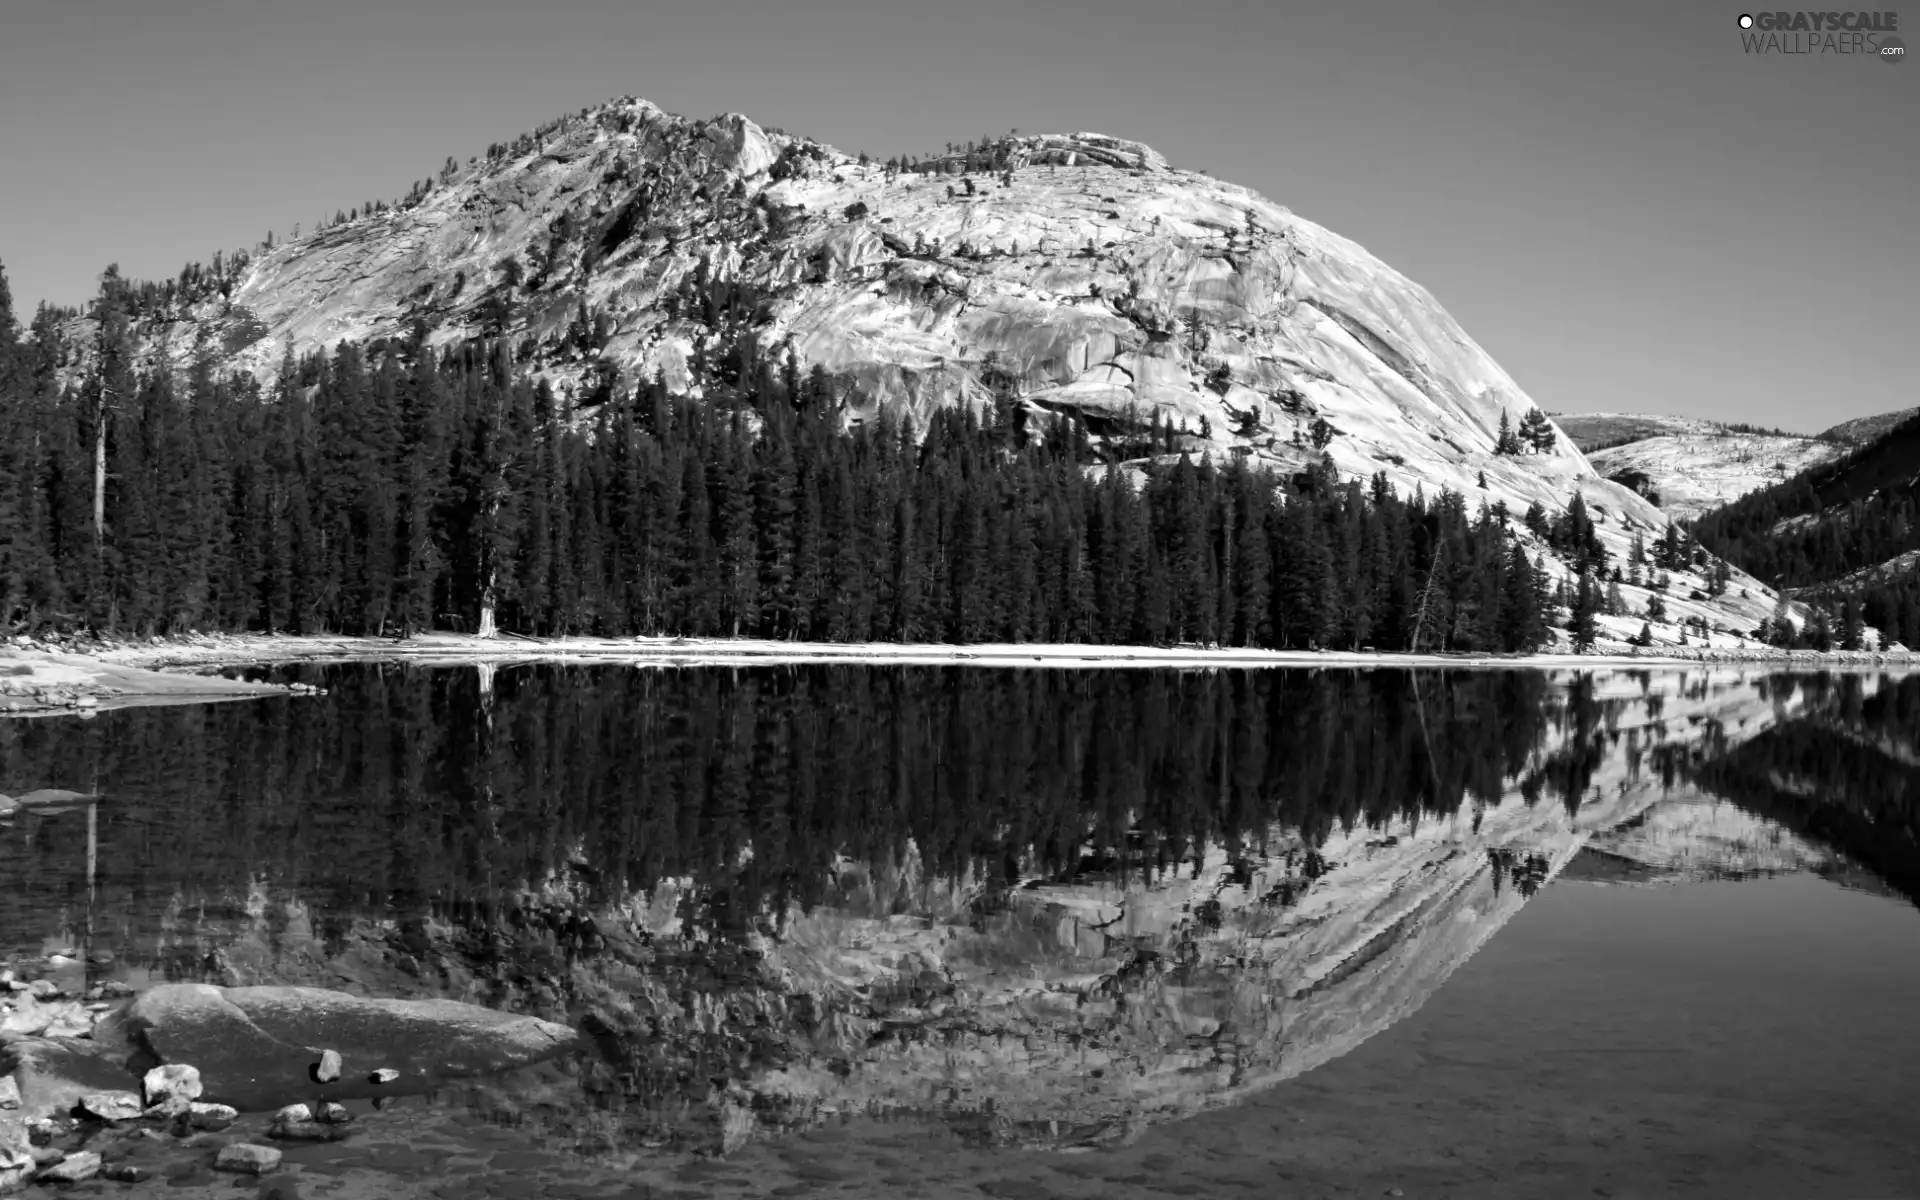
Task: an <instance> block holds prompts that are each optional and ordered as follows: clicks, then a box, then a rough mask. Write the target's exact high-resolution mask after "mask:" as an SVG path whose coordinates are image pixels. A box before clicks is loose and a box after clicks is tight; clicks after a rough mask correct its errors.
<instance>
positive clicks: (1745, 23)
mask: <svg viewBox="0 0 1920 1200" xmlns="http://www.w3.org/2000/svg"><path fill="white" fill-rule="evenodd" d="M1740 28H1742V29H1752V28H1753V14H1752V13H1741V14H1740Z"/></svg>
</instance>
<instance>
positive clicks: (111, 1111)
mask: <svg viewBox="0 0 1920 1200" xmlns="http://www.w3.org/2000/svg"><path fill="white" fill-rule="evenodd" d="M78 1107H79V1109H80V1111H81V1112H82V1113H84V1114H86V1115H87V1116H89V1117H92V1118H93V1119H94V1120H96V1121H132V1120H135V1119H137V1118H138V1117H140V1115H141V1114H143V1113H144V1112H146V1108H147V1106H146V1105H144V1104H142V1103H140V1097H138V1096H136V1095H134V1094H133V1093H132V1092H89V1093H87V1094H86V1095H84V1096H82V1097H80V1103H79V1105H78Z"/></svg>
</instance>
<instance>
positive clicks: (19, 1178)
mask: <svg viewBox="0 0 1920 1200" xmlns="http://www.w3.org/2000/svg"><path fill="white" fill-rule="evenodd" d="M35 1166H36V1164H35V1163H34V1161H33V1155H32V1154H30V1153H28V1152H27V1151H26V1150H24V1149H20V1148H18V1147H13V1146H3V1145H0V1193H5V1192H11V1191H14V1190H15V1189H17V1188H21V1187H24V1186H25V1185H26V1182H27V1180H29V1179H31V1178H32V1177H33V1172H34V1170H35Z"/></svg>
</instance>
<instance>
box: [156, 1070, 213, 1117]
mask: <svg viewBox="0 0 1920 1200" xmlns="http://www.w3.org/2000/svg"><path fill="white" fill-rule="evenodd" d="M141 1090H142V1091H144V1092H145V1093H146V1098H147V1103H148V1104H163V1103H165V1102H167V1101H169V1100H185V1101H193V1100H198V1099H199V1098H200V1093H201V1091H203V1090H204V1085H203V1084H201V1082H200V1072H199V1070H198V1069H197V1068H194V1067H190V1066H188V1065H187V1064H186V1063H167V1064H165V1065H164V1066H158V1067H155V1068H154V1069H153V1070H151V1071H148V1072H147V1075H146V1078H145V1079H143V1080H141ZM182 1111H184V1109H183V1110H182Z"/></svg>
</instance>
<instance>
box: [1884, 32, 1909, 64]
mask: <svg viewBox="0 0 1920 1200" xmlns="http://www.w3.org/2000/svg"><path fill="white" fill-rule="evenodd" d="M1906 58H1907V44H1906V43H1905V42H1903V41H1901V40H1900V39H1899V38H1897V37H1884V38H1881V39H1880V61H1881V62H1905V61H1906Z"/></svg>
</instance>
